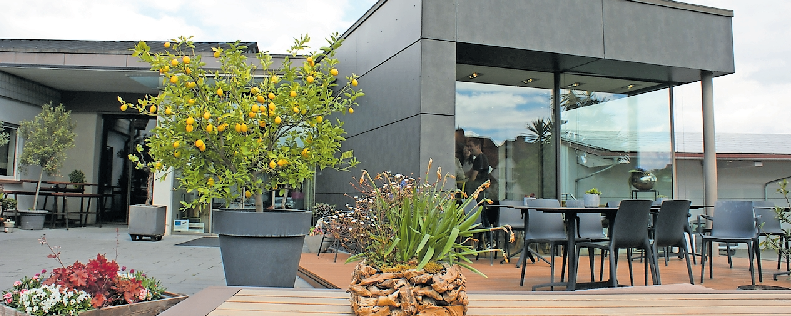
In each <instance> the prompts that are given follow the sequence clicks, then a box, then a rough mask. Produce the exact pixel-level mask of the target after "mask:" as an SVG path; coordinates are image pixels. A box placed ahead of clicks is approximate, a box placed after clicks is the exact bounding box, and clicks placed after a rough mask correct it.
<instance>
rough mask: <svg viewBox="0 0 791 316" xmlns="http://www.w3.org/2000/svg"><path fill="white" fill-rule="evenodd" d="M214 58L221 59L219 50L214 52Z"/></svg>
mask: <svg viewBox="0 0 791 316" xmlns="http://www.w3.org/2000/svg"><path fill="white" fill-rule="evenodd" d="M214 58H220V51H218V50H215V51H214Z"/></svg>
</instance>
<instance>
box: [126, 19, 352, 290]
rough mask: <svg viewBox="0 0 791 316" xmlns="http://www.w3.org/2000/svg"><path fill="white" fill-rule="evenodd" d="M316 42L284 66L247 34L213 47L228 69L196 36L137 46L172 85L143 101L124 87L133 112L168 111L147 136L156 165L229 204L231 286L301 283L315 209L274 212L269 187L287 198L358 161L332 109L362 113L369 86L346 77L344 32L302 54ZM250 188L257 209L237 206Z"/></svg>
mask: <svg viewBox="0 0 791 316" xmlns="http://www.w3.org/2000/svg"><path fill="white" fill-rule="evenodd" d="M309 40H310V39H309V37H307V36H304V37H300V38H298V39H296V40H295V43H294V46H292V47H291V49H290V50H289V52H290V53H291V55H290V56H287V57H285V58H284V60H283V61H282V63H280V64H279V65H278V66H279V69H273V68H272V66H273V59H272V56H270V55H269V54H268V53H257V54H255V57H254V58H250V60H248V54H246V53H245V51H246V47H245V46H243V45H241V44H240V43H239V42H236V43H228V44H223V45H221V46H220V47H215V48H213V50H214V56H213V57H214V60H215V61H216V62H218V63H219V64H220V65H221V66H220V69H217V70H214V69H206V68H205V65H206V63H205V62H203V61H202V59H203V58H211V57H209V56H203V55H201V54H198V53H196V52H195V51H194V44H193V42H192V40H191V39H190V38H186V37H181V38H179V39H178V40H173V41H174V43H171V42H166V43H165V44H164V48H165V49H164V51H163V52H157V53H155V52H152V51H151V48H150V47H149V46H148V44H146V43H144V42H140V43H139V44H138V45H137V46H136V47H135V48H134V52H133V55H134V56H137V57H139V58H140V59H141V60H142V61H143V62H146V63H149V64H150V65H151V70H154V71H158V72H160V73H161V74H162V75H163V77H164V83H163V87H162V90H161V92H160V94H159V95H157V96H149V97H146V98H145V99H142V100H138V103H137V104H130V103H127V102H124V101H123V99H121V98H120V97H119V98H118V100H119V102H121V110H122V111H125V110H127V109H130V108H131V109H134V110H137V111H138V112H140V113H143V114H148V115H152V116H156V117H157V126H156V127H154V129H153V130H152V131H151V136H150V137H149V138H147V139H146V145H147V146H148V148H149V151H148V152H149V153H150V155H151V157H152V160H153V161H152V162H149V163H147V164H146V165H147V166H148V167H149V168H152V169H153V170H169V169H170V168H173V169H174V170H178V171H179V176H178V177H179V178H178V180H179V184H180V186H181V187H182V188H184V189H186V190H187V191H193V192H196V193H197V194H198V198H197V199H195V200H193V202H191V203H186V204H187V205H186V206H187V207H196V206H199V205H206V204H209V203H211V202H212V200H213V199H215V198H217V199H222V201H223V202H224V203H225V205H226V209H221V210H215V211H214V212H213V213H212V220H213V223H212V224H213V228H214V232H215V233H217V234H218V235H219V236H220V253H221V255H222V259H223V266H224V269H225V279H226V283H227V284H228V285H251V286H277V287H293V286H294V281H295V279H296V271H297V268H298V265H299V258H300V255H301V250H302V246H303V242H304V238H305V235H306V234H307V233H308V230H309V229H310V226H311V225H310V224H311V213H310V212H309V211H297V210H284V209H273V210H268V211H266V212H265V211H264V210H265V206H264V203H263V194H265V193H266V194H268V193H270V192H271V193H272V195H273V198H272V199H271V200H272V201H274V200H275V199H274V195H275V193H276V192H277V191H280V192H279V193H280V194H279V195H280V196H283V197H284V198H283V199H282V200H283V203H285V201H286V200H287V199H286V197H287V196H288V190H290V189H293V188H297V187H299V186H300V185H302V183H303V182H304V181H305V180H306V179H311V178H312V177H313V175H314V174H315V172H316V170H317V169H322V168H335V169H339V170H346V169H348V168H350V167H352V166H354V165H355V164H356V163H357V161H356V159H355V158H354V156H353V154H352V152H351V151H345V152H341V150H340V147H341V142H342V141H343V140H344V138H343V134H344V133H345V131H344V130H343V128H342V122H341V121H340V120H338V119H336V120H330V119H329V118H328V117H330V116H332V115H335V116H336V117H339V116H340V115H342V114H351V113H353V112H354V110H353V107H354V106H356V105H357V103H356V101H355V100H356V98H358V97H360V96H362V95H363V93H362V92H361V91H360V90H359V89H357V88H355V87H356V86H357V76H356V75H354V74H351V75H349V76H346V77H345V78H344V77H339V75H340V72H339V70H338V69H337V68H336V67H337V64H338V60H337V59H336V58H335V57H334V56H335V52H336V50H337V49H338V48H339V47H340V45H341V39H340V38H339V36H338V35H337V34H334V35H333V36H331V38H329V39H328V41H327V42H328V44H327V46H325V47H322V48H321V49H320V50H319V51H314V52H309V53H307V54H306V55H303V56H299V57H298V53H299V52H301V51H303V50H305V49H306V48H307V43H308V42H309ZM249 198H253V199H254V201H255V209H229V208H228V207H229V206H230V205H231V204H232V203H235V202H237V201H240V200H245V199H249ZM239 204H240V205H243V203H239ZM281 207H283V204H281ZM274 208H277V207H274ZM283 208H284V207H283ZM253 254H255V255H253Z"/></svg>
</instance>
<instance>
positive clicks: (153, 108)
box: [148, 105, 157, 113]
mask: <svg viewBox="0 0 791 316" xmlns="http://www.w3.org/2000/svg"><path fill="white" fill-rule="evenodd" d="M148 111H149V112H151V113H156V112H157V106H156V105H152V106H151V107H150V108H148Z"/></svg>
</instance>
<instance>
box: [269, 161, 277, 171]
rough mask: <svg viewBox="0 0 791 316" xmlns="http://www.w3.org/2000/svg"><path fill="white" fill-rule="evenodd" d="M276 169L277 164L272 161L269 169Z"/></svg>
mask: <svg viewBox="0 0 791 316" xmlns="http://www.w3.org/2000/svg"><path fill="white" fill-rule="evenodd" d="M275 167H277V163H276V162H275V160H274V159H273V160H272V161H270V162H269V168H272V169H275Z"/></svg>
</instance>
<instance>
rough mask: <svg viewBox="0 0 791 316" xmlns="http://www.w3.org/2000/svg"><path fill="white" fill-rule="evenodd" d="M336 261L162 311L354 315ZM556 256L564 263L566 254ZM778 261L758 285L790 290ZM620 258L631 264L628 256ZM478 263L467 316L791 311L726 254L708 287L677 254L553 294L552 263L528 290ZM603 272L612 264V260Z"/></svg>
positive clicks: (322, 259) (531, 276)
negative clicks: (654, 281)
mask: <svg viewBox="0 0 791 316" xmlns="http://www.w3.org/2000/svg"><path fill="white" fill-rule="evenodd" d="M333 259H334V254H331V253H330V254H321V256H316V254H303V256H302V259H301V261H300V275H301V276H302V277H303V278H307V279H309V280H308V281H309V282H311V283H313V284H316V285H321V284H323V285H324V286H328V287H337V289H279V288H278V289H275V288H249V287H210V288H207V289H205V290H203V291H201V292H199V293H197V294H196V295H193V296H192V297H190V298H189V299H187V300H186V301H184V302H182V303H181V304H179V305H176V306H174V307H173V308H171V309H169V310H167V311H165V312H164V313H163V314H161V315H163V316H172V315H210V316H231V315H233V316H245V315H318V314H326V315H352V311H351V307H350V303H349V294H348V293H346V292H345V289H346V286H347V285H348V284H349V282H350V280H351V272H352V270H353V269H354V265H353V264H344V263H343V262H344V261H345V259H346V256H344V255H339V256H338V262H337V263H333ZM556 259H557V260H556V261H557V262H556V264H558V266H559V261H560V258H559V257H558V258H556ZM773 259H774V260H776V257H771V256H770V257H769V258H766V257H765V258H764V260H763V266H764V282H763V283H757V284H761V285H775V286H781V287H791V281H789V278H788V277H780V278H779V280H778V281H773V280H772V274H773V273H774V272H777V270H776V269H775V268H776V264H777V263H776V261H773ZM580 260H581V262H580V277H579V281H580V282H585V281H588V280H589V279H590V272H589V268H588V261H587V259H586V258H585V256H583V258H581V259H580ZM619 262H622V263H625V262H626V261H625V258H622V260H619ZM596 263H597V266H598V261H597V262H596ZM474 266H475V267H476V268H477V269H479V270H481V271H482V272H483V273H485V274H487V276H488V277H489V278H483V277H481V276H479V275H476V274H473V273H470V272H466V273H465V276H467V289H468V295H469V299H470V304H469V310H468V312H467V315H586V316H590V315H646V314H650V315H748V314H753V315H754V314H761V315H789V314H791V291H789V290H774V291H769V290H751V291H746V290H737V287H738V286H740V285H749V284H750V274H749V271H748V269H747V267H748V266H749V265H748V262H747V259H744V258H734V263H733V268H732V269H731V268H729V267H728V264H727V260H726V257H724V256H715V261H714V279H708V277H707V278H706V280H705V283H704V284H703V285H699V284H697V283H698V282H699V281H700V265H693V266H692V269H693V272H694V276H695V283H696V285H691V284H689V283H688V277H687V272H686V265H685V264H684V261H683V260H678V259H676V258H673V259H671V260H670V263H669V265H668V266H664V264H663V261H660V272H661V275H662V281H663V284H664V285H661V286H644V283H643V266H642V264H639V263H637V262H635V271H634V272H635V283H636V286H634V287H631V286H627V287H619V288H605V289H595V290H587V291H575V292H567V291H562V287H558V288H556V290H555V291H549V289H548V288H547V289H543V290H540V291H530V287H531V286H532V285H533V284H539V283H544V282H547V281H548V274H549V266H548V265H547V264H546V263H543V262H541V261H539V262H537V263H528V265H527V275H526V277H525V286H524V287H521V286H519V274H520V269H517V268H515V267H514V264H513V263H510V264H509V263H503V264H501V263H500V260H496V261H495V262H494V264H493V265H492V264H490V261H489V259H488V258H481V259H479V260H478V261H475V263H474ZM605 269H608V268H607V265H606V264H605ZM558 270H559V268H558ZM707 271H708V267H707ZM557 273H558V277H559V271H558V272H557ZM707 274H708V272H707ZM597 276H598V267H597ZM605 277H606V273H605ZM618 277H619V280H620V282H621V284H624V283H626V284H628V282H629V274H628V269H627V266H626V264H622V265H619V269H618ZM649 282H650V281H649Z"/></svg>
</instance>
